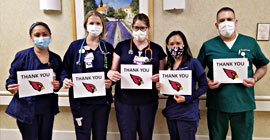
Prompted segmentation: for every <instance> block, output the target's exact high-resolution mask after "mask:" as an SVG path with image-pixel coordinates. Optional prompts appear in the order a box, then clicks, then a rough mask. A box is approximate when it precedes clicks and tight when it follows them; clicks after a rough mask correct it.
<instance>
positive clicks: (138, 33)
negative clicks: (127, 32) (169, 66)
mask: <svg viewBox="0 0 270 140" xmlns="http://www.w3.org/2000/svg"><path fill="white" fill-rule="evenodd" d="M146 31H147V30H146ZM146 31H144V32H143V31H141V30H138V31H134V30H133V32H132V35H133V37H134V38H135V39H136V40H138V41H143V40H146V39H147V38H148V35H147V33H146Z"/></svg>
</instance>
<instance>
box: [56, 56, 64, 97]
mask: <svg viewBox="0 0 270 140" xmlns="http://www.w3.org/2000/svg"><path fill="white" fill-rule="evenodd" d="M55 60H56V61H57V67H56V70H55V74H56V80H58V81H59V82H60V86H59V89H57V90H54V92H58V91H59V90H60V89H61V87H62V86H63V82H61V79H60V78H61V72H62V67H63V63H62V60H61V57H60V56H58V55H56V59H55Z"/></svg>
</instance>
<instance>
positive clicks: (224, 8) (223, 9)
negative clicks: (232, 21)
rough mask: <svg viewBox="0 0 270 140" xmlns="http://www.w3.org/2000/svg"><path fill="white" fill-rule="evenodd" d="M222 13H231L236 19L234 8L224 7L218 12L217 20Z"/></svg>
mask: <svg viewBox="0 0 270 140" xmlns="http://www.w3.org/2000/svg"><path fill="white" fill-rule="evenodd" d="M222 11H231V12H232V13H233V15H234V17H235V13H234V10H233V9H232V8H230V7H223V8H221V9H219V10H218V12H217V19H218V14H219V13H220V12H222Z"/></svg>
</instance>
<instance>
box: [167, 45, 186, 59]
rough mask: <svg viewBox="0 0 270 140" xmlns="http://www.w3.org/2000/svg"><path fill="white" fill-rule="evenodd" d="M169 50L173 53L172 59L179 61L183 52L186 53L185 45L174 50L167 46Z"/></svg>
mask: <svg viewBox="0 0 270 140" xmlns="http://www.w3.org/2000/svg"><path fill="white" fill-rule="evenodd" d="M167 48H168V49H169V52H170V53H171V55H172V57H173V58H175V59H177V58H179V57H180V56H182V54H183V52H184V50H185V49H184V45H183V46H182V47H177V46H175V47H173V48H170V47H169V46H167Z"/></svg>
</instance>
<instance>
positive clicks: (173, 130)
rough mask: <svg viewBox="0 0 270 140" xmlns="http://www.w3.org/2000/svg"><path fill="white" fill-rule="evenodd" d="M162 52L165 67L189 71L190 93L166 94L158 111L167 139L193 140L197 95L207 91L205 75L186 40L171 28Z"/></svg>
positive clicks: (197, 110)
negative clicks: (167, 134) (166, 56)
mask: <svg viewBox="0 0 270 140" xmlns="http://www.w3.org/2000/svg"><path fill="white" fill-rule="evenodd" d="M166 52H167V55H168V59H167V64H166V67H165V69H166V70H177V71H181V70H191V71H192V82H191V87H192V91H191V92H192V93H191V95H179V94H174V95H169V96H168V99H167V103H166V108H165V109H164V110H163V111H162V113H163V115H164V116H165V117H166V119H167V125H168V129H169V133H170V139H171V140H195V134H196V132H197V128H198V124H199V119H200V111H199V97H200V96H201V95H202V94H204V93H205V92H206V91H207V90H208V82H207V80H206V75H205V72H204V69H203V68H202V65H201V63H200V62H199V61H198V60H197V59H196V58H193V57H192V53H191V51H190V48H189V45H188V42H187V39H186V37H185V35H184V34H183V33H182V32H181V31H173V32H171V33H170V34H169V35H168V37H167V38H166ZM197 84H198V88H197V87H196V85H197ZM156 87H157V89H158V90H160V88H161V87H162V83H159V82H158V83H157V85H156ZM175 92H176V91H175ZM165 94H166V93H165Z"/></svg>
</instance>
